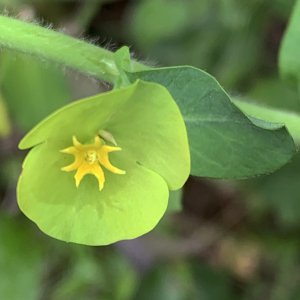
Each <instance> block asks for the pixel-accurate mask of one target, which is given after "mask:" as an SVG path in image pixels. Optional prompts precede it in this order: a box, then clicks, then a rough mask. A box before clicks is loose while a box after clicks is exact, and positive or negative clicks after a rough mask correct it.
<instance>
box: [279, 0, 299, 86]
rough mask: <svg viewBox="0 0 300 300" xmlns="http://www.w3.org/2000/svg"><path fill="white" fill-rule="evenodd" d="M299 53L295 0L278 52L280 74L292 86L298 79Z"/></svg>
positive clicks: (297, 16)
mask: <svg viewBox="0 0 300 300" xmlns="http://www.w3.org/2000/svg"><path fill="white" fill-rule="evenodd" d="M299 53H300V0H297V1H296V3H295V6H294V9H293V13H292V16H291V19H290V22H289V25H288V28H287V30H286V32H285V35H284V38H283V41H282V44H281V48H280V52H279V69H280V73H281V76H282V78H283V79H285V80H286V81H287V82H289V83H290V84H291V85H293V86H294V87H298V84H299V81H300V56H299Z"/></svg>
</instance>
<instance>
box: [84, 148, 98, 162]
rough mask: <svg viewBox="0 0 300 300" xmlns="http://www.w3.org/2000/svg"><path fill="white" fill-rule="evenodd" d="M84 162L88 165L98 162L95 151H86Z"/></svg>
mask: <svg viewBox="0 0 300 300" xmlns="http://www.w3.org/2000/svg"><path fill="white" fill-rule="evenodd" d="M85 160H86V162H87V163H89V164H90V165H91V164H93V163H94V162H95V161H96V160H98V157H97V153H96V151H93V150H91V151H87V152H86V153H85Z"/></svg>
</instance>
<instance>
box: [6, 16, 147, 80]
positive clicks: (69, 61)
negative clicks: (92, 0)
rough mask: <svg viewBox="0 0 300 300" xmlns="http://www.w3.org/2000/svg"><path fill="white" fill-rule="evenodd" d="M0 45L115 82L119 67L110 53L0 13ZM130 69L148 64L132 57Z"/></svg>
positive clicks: (141, 67)
mask: <svg viewBox="0 0 300 300" xmlns="http://www.w3.org/2000/svg"><path fill="white" fill-rule="evenodd" d="M0 32H1V34H0V47H2V48H7V49H12V50H16V51H19V52H23V53H27V54H29V55H34V56H37V57H40V58H41V59H45V60H49V61H52V62H55V63H58V64H61V65H63V66H67V67H70V68H73V69H76V70H78V71H80V72H83V73H86V74H88V75H91V76H94V77H96V78H98V79H100V80H103V81H107V82H110V83H115V81H116V79H117V78H118V76H119V70H118V68H117V66H116V64H115V62H114V59H113V53H112V52H111V51H109V50H106V49H103V48H100V47H97V46H95V45H92V44H89V43H87V42H84V41H82V40H78V39H75V38H72V37H70V36H67V35H65V34H63V33H61V32H57V31H54V30H50V29H47V28H43V27H41V26H37V25H34V24H31V23H26V22H23V21H19V20H16V19H13V18H9V17H6V16H0ZM131 67H132V70H135V71H137V70H141V69H148V68H149V67H147V66H145V65H143V64H140V63H139V62H137V61H134V60H132V62H131Z"/></svg>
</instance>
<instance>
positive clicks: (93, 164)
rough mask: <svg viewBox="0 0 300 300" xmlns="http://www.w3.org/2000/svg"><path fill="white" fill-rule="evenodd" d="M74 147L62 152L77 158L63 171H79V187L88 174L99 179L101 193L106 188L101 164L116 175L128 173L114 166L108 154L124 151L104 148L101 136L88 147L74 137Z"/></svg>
mask: <svg viewBox="0 0 300 300" xmlns="http://www.w3.org/2000/svg"><path fill="white" fill-rule="evenodd" d="M73 145H74V146H71V147H69V148H66V149H63V150H61V151H60V152H63V153H68V154H72V155H74V156H75V161H74V162H73V163H72V164H71V165H69V166H66V167H64V168H62V169H61V170H62V171H67V172H69V171H74V170H76V169H77V172H76V174H75V176H74V177H75V182H76V186H77V187H78V186H79V184H80V181H81V180H82V178H83V177H84V176H85V175H86V174H93V175H94V176H95V177H96V178H97V179H98V182H99V190H100V191H101V190H102V189H103V186H104V182H105V177H104V173H103V170H102V168H101V166H100V164H101V165H103V166H104V167H105V168H106V169H107V170H109V171H111V172H113V173H115V174H125V173H126V172H125V171H123V170H120V169H118V168H116V167H114V166H112V165H111V163H110V162H109V159H108V153H109V152H112V151H119V150H122V149H121V148H120V147H111V146H105V145H104V146H102V143H101V140H100V138H99V136H95V142H94V143H93V144H88V145H83V144H81V143H80V142H78V141H77V139H76V137H75V136H73Z"/></svg>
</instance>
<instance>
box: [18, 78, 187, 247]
mask: <svg viewBox="0 0 300 300" xmlns="http://www.w3.org/2000/svg"><path fill="white" fill-rule="evenodd" d="M72 137H73V146H72V143H71V141H72ZM75 137H76V138H75ZM77 139H78V140H77ZM78 141H79V142H78ZM116 141H117V143H118V147H115V146H116ZM19 147H20V148H21V149H26V148H32V149H31V151H30V152H29V154H28V156H27V157H26V159H25V161H24V164H23V172H22V174H21V176H20V180H19V183H18V190H17V192H18V203H19V206H20V208H21V210H22V211H23V212H24V213H25V214H26V215H27V216H28V217H29V218H30V219H32V220H33V221H34V222H36V223H37V225H38V226H39V227H40V229H41V230H42V231H44V232H45V233H47V234H48V235H50V236H52V237H55V238H57V239H60V240H64V241H68V242H74V243H81V244H88V245H106V244H110V243H113V242H116V241H119V240H123V239H132V238H136V237H138V236H140V235H142V234H145V233H147V232H148V231H150V230H151V229H153V227H154V226H155V225H156V224H157V223H158V221H159V220H160V219H161V217H162V216H163V214H164V213H165V210H166V207H167V202H168V195H169V190H176V189H179V188H181V187H182V185H183V184H184V182H185V181H186V179H187V177H188V175H189V172H190V155H189V146H188V140H187V134H186V128H185V124H184V121H183V119H182V116H181V113H180V111H179V108H178V107H177V105H176V103H175V101H174V100H173V99H172V97H171V95H170V94H169V92H168V91H167V90H166V89H165V88H164V87H162V86H160V85H158V84H155V83H145V82H141V81H138V82H136V83H135V84H133V85H131V86H128V87H126V88H123V89H118V90H114V91H111V92H108V93H104V94H101V95H97V96H94V97H90V98H87V99H84V100H81V101H78V102H75V103H72V104H70V105H67V106H65V107H63V108H62V109H60V110H58V111H56V112H55V113H53V114H52V115H50V116H49V117H48V118H46V119H45V120H44V121H42V122H41V123H40V124H38V125H37V126H36V127H35V128H34V129H32V130H31V131H30V132H29V133H28V134H27V135H26V136H25V137H24V139H23V140H22V141H21V142H20V145H19ZM119 147H120V148H119ZM121 148H122V151H120V150H121ZM116 150H119V151H116ZM108 153H109V158H108ZM70 154H73V155H70ZM74 158H75V160H74ZM101 166H103V168H102V167H101ZM115 166H116V167H115ZM123 170H124V171H123ZM66 171H68V172H66ZM125 172H126V173H125ZM74 175H75V180H74ZM104 181H105V184H104ZM99 189H100V190H99Z"/></svg>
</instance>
